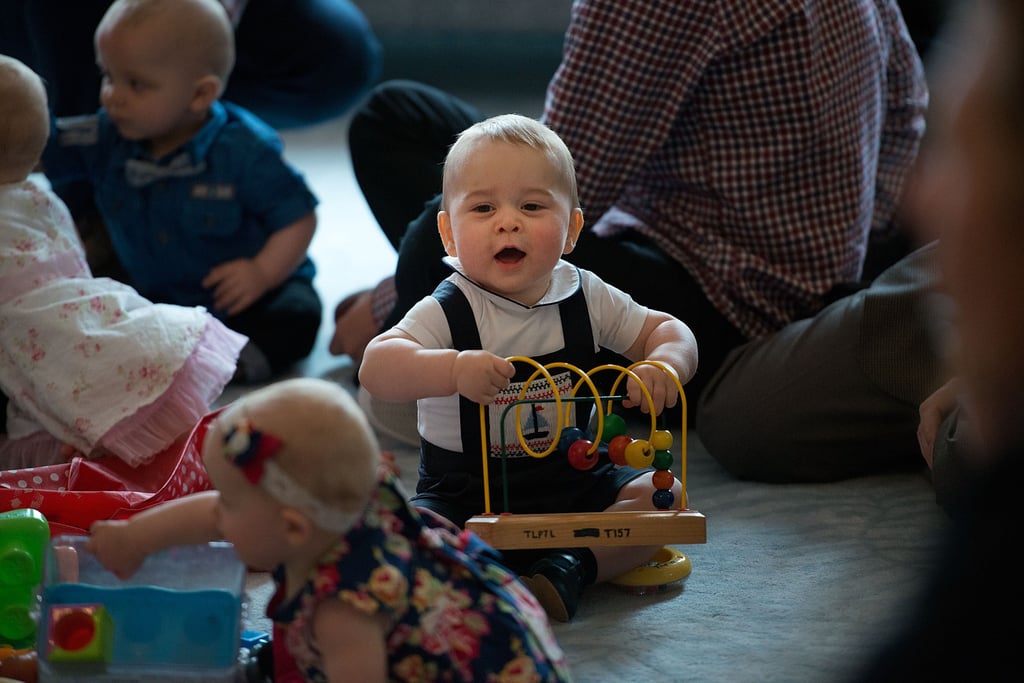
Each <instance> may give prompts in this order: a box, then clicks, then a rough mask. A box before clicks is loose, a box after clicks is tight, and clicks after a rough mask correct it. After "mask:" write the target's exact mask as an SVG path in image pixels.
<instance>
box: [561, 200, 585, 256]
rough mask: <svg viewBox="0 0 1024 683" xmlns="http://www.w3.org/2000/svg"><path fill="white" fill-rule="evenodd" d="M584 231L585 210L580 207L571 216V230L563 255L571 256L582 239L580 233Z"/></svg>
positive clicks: (567, 236) (567, 235)
mask: <svg viewBox="0 0 1024 683" xmlns="http://www.w3.org/2000/svg"><path fill="white" fill-rule="evenodd" d="M582 230H583V209H581V208H579V207H578V206H577V207H576V208H575V209H573V210H572V213H571V214H569V230H568V231H567V232H566V235H565V247H564V248H563V249H562V254H563V255H564V254H570V253H572V250H573V249H575V248H576V242H577V241H578V240H579V238H580V231H582Z"/></svg>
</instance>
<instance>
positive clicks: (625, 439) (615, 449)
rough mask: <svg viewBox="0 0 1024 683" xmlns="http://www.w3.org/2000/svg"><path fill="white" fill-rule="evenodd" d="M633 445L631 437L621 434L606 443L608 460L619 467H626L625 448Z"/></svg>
mask: <svg viewBox="0 0 1024 683" xmlns="http://www.w3.org/2000/svg"><path fill="white" fill-rule="evenodd" d="M631 443H633V437H631V436H627V435H625V434H622V435H620V436H617V437H615V438H614V439H612V440H611V441H609V442H608V459H609V460H611V461H612V462H613V463H615V464H616V465H619V466H621V467H625V466H626V446H628V445H629V444H631Z"/></svg>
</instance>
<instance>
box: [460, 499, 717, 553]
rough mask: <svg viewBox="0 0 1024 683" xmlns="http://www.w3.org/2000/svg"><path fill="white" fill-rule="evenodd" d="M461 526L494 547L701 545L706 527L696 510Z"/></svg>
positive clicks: (503, 519) (500, 517) (481, 520)
mask: <svg viewBox="0 0 1024 683" xmlns="http://www.w3.org/2000/svg"><path fill="white" fill-rule="evenodd" d="M466 528H467V529H469V530H471V531H473V532H474V533H476V534H477V535H478V536H480V538H482V539H483V540H485V541H487V542H488V543H489V544H491V545H492V546H494V547H495V548H499V549H502V550H516V549H520V548H576V547H583V546H631V545H666V544H686V543H706V542H707V523H706V520H705V519H704V515H702V514H701V513H699V512H697V511H696V510H680V509H678V508H677V509H674V510H658V511H650V512H584V513H557V514H546V515H527V514H489V515H488V514H484V515H476V516H475V517H471V518H470V519H469V521H468V522H466Z"/></svg>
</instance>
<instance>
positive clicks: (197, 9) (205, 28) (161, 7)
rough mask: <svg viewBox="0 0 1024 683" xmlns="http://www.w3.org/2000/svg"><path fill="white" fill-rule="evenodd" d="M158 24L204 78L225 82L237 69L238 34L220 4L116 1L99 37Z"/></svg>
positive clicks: (173, 0)
mask: <svg viewBox="0 0 1024 683" xmlns="http://www.w3.org/2000/svg"><path fill="white" fill-rule="evenodd" d="M149 22H155V23H156V24H157V25H159V27H160V34H161V35H162V36H165V39H167V40H169V41H170V46H171V47H172V48H173V49H174V51H175V54H176V56H177V57H178V58H179V59H182V60H187V61H188V62H189V66H190V67H191V68H194V69H196V70H197V72H199V73H201V74H202V75H206V74H212V75H214V76H216V77H217V78H219V79H220V80H221V84H222V85H221V88H222V91H223V87H224V85H225V84H226V83H227V80H228V76H230V75H231V70H232V69H233V68H234V66H235V34H234V31H233V30H232V28H231V20H230V19H229V17H228V13H227V10H225V9H224V6H223V5H222V4H221V3H220V2H218V1H217V0H115V1H114V3H113V4H111V5H110V7H109V8H107V11H106V13H105V14H104V15H103V19H101V20H100V24H99V26H97V27H96V35H97V36H98V35H100V33H102V32H109V31H110V30H112V29H113V28H115V27H118V28H121V27H127V28H131V27H134V26H139V25H142V24H148V23H149Z"/></svg>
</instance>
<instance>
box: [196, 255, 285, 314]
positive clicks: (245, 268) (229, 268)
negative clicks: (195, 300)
mask: <svg viewBox="0 0 1024 683" xmlns="http://www.w3.org/2000/svg"><path fill="white" fill-rule="evenodd" d="M202 284H203V287H206V288H207V289H212V290H213V306H214V308H215V309H217V310H218V311H224V312H225V313H227V314H228V315H237V314H239V313H241V312H242V311H244V310H245V309H247V308H249V306H251V305H253V304H254V303H255V302H256V300H257V299H259V298H260V297H261V296H263V295H264V294H265V293H266V291H267V289H269V286H268V283H267V279H266V277H265V276H264V274H263V271H262V270H260V268H259V266H257V265H256V262H255V261H253V260H252V259H245V258H241V259H235V260H234V261H228V262H227V263H222V264H220V265H219V266H215V267H214V268H212V269H210V272H209V273H208V274H207V275H206V277H205V278H203V283H202Z"/></svg>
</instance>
